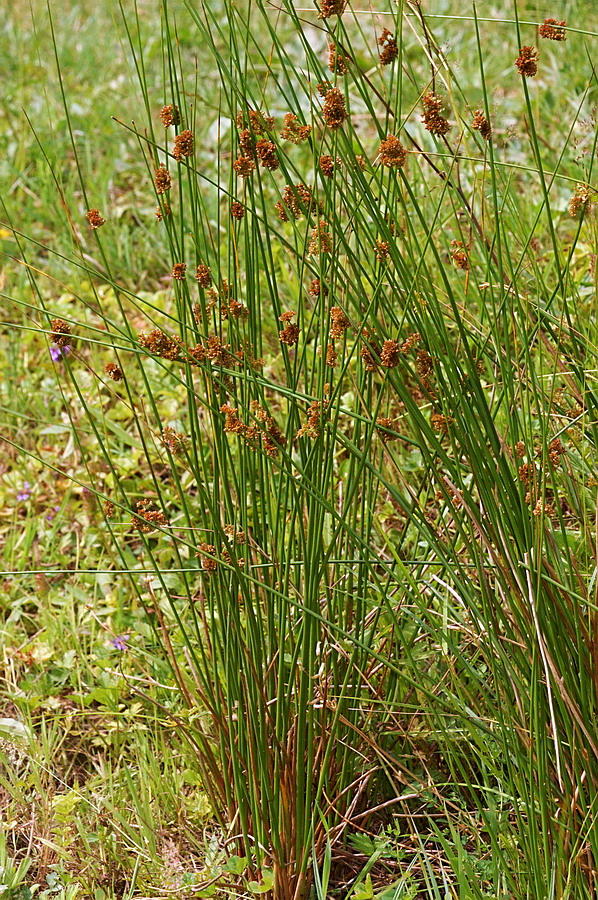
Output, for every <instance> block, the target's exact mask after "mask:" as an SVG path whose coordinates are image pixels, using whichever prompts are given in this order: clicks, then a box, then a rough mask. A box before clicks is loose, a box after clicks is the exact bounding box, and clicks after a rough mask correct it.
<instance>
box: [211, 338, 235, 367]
mask: <svg viewBox="0 0 598 900" xmlns="http://www.w3.org/2000/svg"><path fill="white" fill-rule="evenodd" d="M205 354H206V358H207V359H209V360H210V362H211V363H213V364H214V365H216V366H227V367H229V368H230V367H232V366H236V365H237V364H238V362H239V360H238V358H237V357H236V356H235V354H234V353H231V350H230V345H229V344H224V343H223V342H222V341H221V340H220V338H219V337H218V335H217V334H211V335H210V336H209V337H208V346H207V347H206V348H205Z"/></svg>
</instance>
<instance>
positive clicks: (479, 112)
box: [471, 109, 492, 141]
mask: <svg viewBox="0 0 598 900" xmlns="http://www.w3.org/2000/svg"><path fill="white" fill-rule="evenodd" d="M471 127H472V128H473V129H474V131H479V132H480V134H481V135H482V137H483V138H484V140H485V141H488V140H490V135H491V134H492V126H491V125H490V122H489V121H488V119H487V118H486V116H485V114H484V110H483V109H476V111H475V112H474V114H473V121H472V123H471Z"/></svg>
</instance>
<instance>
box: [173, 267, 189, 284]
mask: <svg viewBox="0 0 598 900" xmlns="http://www.w3.org/2000/svg"><path fill="white" fill-rule="evenodd" d="M170 274H171V277H172V278H174V280H175V281H184V280H185V276H186V275H187V263H175V264H174V266H173V267H172V272H171V273H170Z"/></svg>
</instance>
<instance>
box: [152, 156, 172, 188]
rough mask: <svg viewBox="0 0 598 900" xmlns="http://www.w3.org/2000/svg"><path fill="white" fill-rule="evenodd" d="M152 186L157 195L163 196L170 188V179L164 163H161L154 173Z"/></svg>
mask: <svg viewBox="0 0 598 900" xmlns="http://www.w3.org/2000/svg"><path fill="white" fill-rule="evenodd" d="M154 184H155V185H156V193H157V194H165V193H166V191H169V190H170V188H171V187H172V178H171V177H170V172H169V171H168V169H167V168H166V166H165V165H164V163H161V164H160V165H159V166H158V168H157V169H156V171H155V172H154Z"/></svg>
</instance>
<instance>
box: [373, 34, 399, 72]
mask: <svg viewBox="0 0 598 900" xmlns="http://www.w3.org/2000/svg"><path fill="white" fill-rule="evenodd" d="M378 46H379V47H380V48H381V49H380V53H379V54H378V59H379V60H380V65H382V66H389V65H390V64H391V63H392V62H394V61H395V59H396V58H397V56H398V55H399V48H398V47H397V42H396V39H395V37H394V35H393V34H391V33H390V31H389V30H388V28H384V29H383V30H382V34H381V35H380V37H379V38H378Z"/></svg>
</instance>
